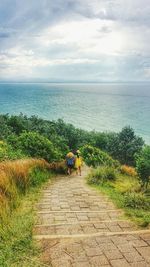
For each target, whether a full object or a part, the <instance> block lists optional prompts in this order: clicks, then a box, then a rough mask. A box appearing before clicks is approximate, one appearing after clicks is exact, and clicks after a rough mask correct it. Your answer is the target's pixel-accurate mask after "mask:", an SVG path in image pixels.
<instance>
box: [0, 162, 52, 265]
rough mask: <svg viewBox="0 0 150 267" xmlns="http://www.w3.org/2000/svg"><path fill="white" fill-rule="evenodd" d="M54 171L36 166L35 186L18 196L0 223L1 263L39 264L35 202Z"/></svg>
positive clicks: (33, 170)
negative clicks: (15, 204)
mask: <svg viewBox="0 0 150 267" xmlns="http://www.w3.org/2000/svg"><path fill="white" fill-rule="evenodd" d="M53 175H54V174H53V173H51V172H49V170H47V169H45V167H44V168H41V167H39V166H38V167H37V165H36V167H35V168H34V169H32V171H31V172H30V179H31V180H32V184H31V186H30V187H29V188H28V189H27V190H26V193H25V194H24V192H22V191H21V193H19V195H18V204H19V205H17V207H16V208H15V209H13V210H12V211H11V212H10V213H9V216H7V217H6V218H5V220H4V217H3V222H2V224H0V266H3V267H18V266H22V267H33V266H34V267H39V266H41V265H40V263H39V259H38V256H39V248H38V247H37V246H36V244H35V242H34V241H33V239H32V229H33V225H34V223H35V218H36V217H35V215H36V212H35V209H34V206H35V203H37V201H38V199H39V197H40V192H41V189H42V188H43V186H44V185H45V182H46V181H47V180H49V179H51V178H52V176H53Z"/></svg>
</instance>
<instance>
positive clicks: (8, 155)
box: [0, 141, 24, 161]
mask: <svg viewBox="0 0 150 267" xmlns="http://www.w3.org/2000/svg"><path fill="white" fill-rule="evenodd" d="M23 157H24V155H23V153H22V151H21V150H20V149H16V150H14V149H13V148H12V146H11V145H8V144H7V143H6V142H4V141H0V161H4V160H12V159H21V158H23Z"/></svg>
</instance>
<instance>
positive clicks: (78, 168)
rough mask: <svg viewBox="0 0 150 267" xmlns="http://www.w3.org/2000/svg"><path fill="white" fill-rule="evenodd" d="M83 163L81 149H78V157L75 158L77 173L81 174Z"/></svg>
mask: <svg viewBox="0 0 150 267" xmlns="http://www.w3.org/2000/svg"><path fill="white" fill-rule="evenodd" d="M82 165H83V160H82V157H81V153H80V151H79V150H77V151H76V158H75V168H76V174H77V175H78V174H79V175H80V176H81V167H82Z"/></svg>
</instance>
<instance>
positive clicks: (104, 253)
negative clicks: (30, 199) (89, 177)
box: [33, 169, 150, 267]
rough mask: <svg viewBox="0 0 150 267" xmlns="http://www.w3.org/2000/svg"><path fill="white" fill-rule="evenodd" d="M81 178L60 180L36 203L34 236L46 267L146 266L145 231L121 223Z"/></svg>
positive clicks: (149, 266) (148, 244)
mask: <svg viewBox="0 0 150 267" xmlns="http://www.w3.org/2000/svg"><path fill="white" fill-rule="evenodd" d="M86 173H87V169H85V170H84V172H83V175H82V176H81V177H80V176H75V175H72V176H71V177H67V176H66V177H63V176H59V177H57V178H56V179H55V181H54V182H53V183H52V184H50V185H47V187H46V188H45V189H44V191H43V196H42V199H41V200H40V202H39V203H38V204H37V207H36V208H37V223H36V225H35V227H34V230H33V234H34V238H35V239H36V240H37V242H38V243H39V246H40V247H41V251H42V252H41V261H42V262H43V263H44V264H45V265H46V266H51V267H88V266H90V267H91V266H92V267H99V266H101V267H109V266H112V267H129V266H132V267H150V230H149V231H148V230H147V231H144V230H139V229H137V228H136V226H135V225H134V224H133V223H131V222H129V221H127V220H125V219H124V216H123V212H122V211H121V210H119V209H117V208H116V207H115V206H114V204H113V203H112V202H111V201H110V200H109V198H108V197H107V196H106V195H103V194H100V193H99V192H97V191H96V190H95V189H93V188H91V187H89V186H88V185H87V184H86V181H85V179H84V177H85V175H86Z"/></svg>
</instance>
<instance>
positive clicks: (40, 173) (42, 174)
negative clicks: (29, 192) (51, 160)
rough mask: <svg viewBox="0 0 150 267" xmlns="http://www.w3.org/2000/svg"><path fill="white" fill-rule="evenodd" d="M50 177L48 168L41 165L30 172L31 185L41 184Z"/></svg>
mask: <svg viewBox="0 0 150 267" xmlns="http://www.w3.org/2000/svg"><path fill="white" fill-rule="evenodd" d="M49 178H50V173H49V172H48V171H47V170H46V169H42V168H40V167H36V168H34V169H33V170H32V171H31V173H30V174H29V180H30V186H31V187H37V186H41V185H42V184H43V183H45V182H46V181H47V180H48V179H49Z"/></svg>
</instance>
